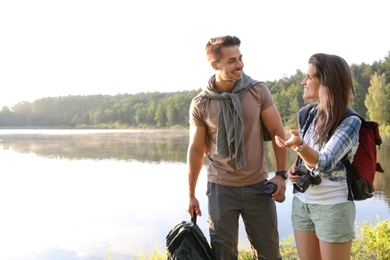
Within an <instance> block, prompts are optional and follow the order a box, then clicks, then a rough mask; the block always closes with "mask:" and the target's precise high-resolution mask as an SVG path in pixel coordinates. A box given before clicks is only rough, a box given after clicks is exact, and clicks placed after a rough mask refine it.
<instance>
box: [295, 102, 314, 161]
mask: <svg viewBox="0 0 390 260" xmlns="http://www.w3.org/2000/svg"><path fill="white" fill-rule="evenodd" d="M315 111H316V105H312V104H308V105H306V106H304V107H303V108H301V109H300V111H299V114H298V124H299V125H298V126H299V128H301V129H303V135H302V138H303V137H304V136H305V134H306V132H307V129H308V128H309V126H310V124H311V122H312V121H313V119H314V116H315ZM301 162H302V158H301V157H300V156H299V155H298V157H297V160H296V161H295V165H296V166H297V165H298V164H300V163H301Z"/></svg>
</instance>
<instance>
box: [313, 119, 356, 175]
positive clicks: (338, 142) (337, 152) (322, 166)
mask: <svg viewBox="0 0 390 260" xmlns="http://www.w3.org/2000/svg"><path fill="white" fill-rule="evenodd" d="M360 126H361V120H360V118H359V117H357V116H349V117H347V118H345V119H344V120H343V121H342V122H341V123H340V124H339V126H338V127H337V129H336V131H335V133H334V134H333V135H332V136H331V137H330V139H329V141H328V142H327V143H326V144H325V145H324V146H323V147H322V148H321V149H319V152H318V155H319V158H318V162H317V165H316V167H315V168H314V171H315V172H317V173H321V174H322V175H323V176H325V177H327V178H329V179H330V180H341V179H345V170H344V165H343V163H342V161H341V160H342V159H343V158H344V156H345V155H346V154H347V156H348V158H352V157H353V156H354V155H355V153H356V150H357V147H358V145H359V129H360Z"/></svg>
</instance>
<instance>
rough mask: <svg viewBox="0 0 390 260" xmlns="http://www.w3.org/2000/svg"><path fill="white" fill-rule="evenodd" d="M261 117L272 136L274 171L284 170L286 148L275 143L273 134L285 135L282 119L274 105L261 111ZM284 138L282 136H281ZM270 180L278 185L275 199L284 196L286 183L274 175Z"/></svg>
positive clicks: (274, 195)
mask: <svg viewBox="0 0 390 260" xmlns="http://www.w3.org/2000/svg"><path fill="white" fill-rule="evenodd" d="M261 119H262V121H263V123H264V126H265V127H266V128H267V130H268V132H269V133H270V134H271V138H272V148H273V150H274V154H275V160H276V171H284V170H286V163H287V149H286V148H281V147H279V146H278V145H277V144H276V141H275V136H276V135H277V136H285V133H284V128H283V124H282V120H281V118H280V115H279V112H278V110H277V108H276V106H275V105H272V106H270V107H269V108H267V109H265V110H264V111H262V112H261ZM283 139H284V137H283ZM271 180H272V182H274V183H275V184H277V185H278V190H277V191H276V192H275V193H274V194H273V198H274V199H275V200H279V199H281V198H282V197H284V193H285V191H286V183H285V181H284V179H283V178H282V177H281V176H275V177H274V178H272V179H271Z"/></svg>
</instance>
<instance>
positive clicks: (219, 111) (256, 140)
mask: <svg viewBox="0 0 390 260" xmlns="http://www.w3.org/2000/svg"><path fill="white" fill-rule="evenodd" d="M240 44H241V42H240V40H239V38H237V37H235V36H222V37H216V38H212V39H210V40H209V41H208V42H207V44H206V49H205V50H206V56H207V59H208V61H209V62H210V65H211V66H212V68H213V69H214V70H215V74H214V75H213V76H212V77H211V78H210V79H209V81H208V84H207V87H206V88H205V89H204V90H203V91H202V92H201V93H199V94H198V95H197V96H196V97H195V98H194V99H193V100H192V102H191V107H190V140H189V147H188V153H187V164H188V183H189V194H188V195H189V204H188V212H189V214H190V215H191V216H193V214H197V215H199V216H201V215H202V211H201V208H200V204H199V201H198V199H197V198H196V192H195V191H196V185H197V180H198V177H199V174H200V172H201V169H202V166H203V160H204V156H207V158H208V159H209V162H210V163H209V165H208V168H207V179H208V182H207V196H208V216H209V217H208V222H209V234H210V242H211V247H212V252H213V255H214V258H215V259H217V260H224V259H226V260H230V259H237V258H238V248H237V246H238V230H239V228H238V221H239V217H240V216H241V217H242V220H243V223H244V225H245V230H246V233H247V236H248V240H249V242H250V244H251V247H252V252H253V258H254V259H271V260H272V259H282V257H281V255H280V252H279V235H278V230H277V216H276V205H275V201H281V200H283V198H284V196H285V191H286V183H285V180H286V179H287V178H288V179H290V181H292V182H295V181H296V180H297V179H298V178H300V177H299V176H298V175H296V174H295V164H293V165H292V166H291V167H290V168H289V169H288V170H287V171H286V157H287V150H286V149H287V148H291V149H293V150H295V152H296V153H297V155H299V156H300V158H301V159H302V165H303V166H304V168H305V169H307V171H308V172H310V175H311V176H312V177H317V178H320V180H321V182H320V183H319V184H318V185H311V186H310V187H309V188H308V189H307V190H306V191H305V192H296V193H294V199H293V203H292V216H291V219H292V225H293V228H294V235H295V242H296V245H297V249H298V254H299V257H300V259H302V260H305V259H310V260H315V259H322V260H327V259H329V260H331V259H337V260H342V259H350V253H351V244H352V239H353V238H354V220H355V205H354V203H353V202H352V201H348V200H347V192H348V189H347V184H346V181H345V178H346V173H345V169H344V166H343V164H342V162H341V159H342V158H343V157H344V155H345V154H347V156H348V158H351V160H352V159H353V155H354V154H355V152H356V149H357V146H358V138H359V137H358V132H359V128H360V124H361V122H360V119H359V118H358V117H356V116H350V117H347V118H346V119H344V120H342V119H343V115H344V113H345V112H346V110H347V108H348V104H349V103H350V102H351V101H352V98H353V96H354V88H353V84H352V76H351V72H350V70H349V66H348V64H347V63H346V62H345V60H344V59H342V58H341V57H338V56H336V55H328V54H323V53H318V54H314V55H312V56H311V57H310V58H309V62H308V67H307V72H306V77H305V78H304V79H303V81H302V82H301V85H302V86H303V88H304V94H303V98H304V99H306V100H310V102H314V103H315V109H314V110H313V113H312V115H313V117H314V119H313V120H312V121H311V124H310V126H308V130H307V132H306V134H305V136H304V138H302V136H301V134H302V133H301V132H300V131H299V130H290V137H289V138H288V139H287V140H286V137H285V130H284V128H283V124H282V121H281V118H280V116H279V112H278V110H277V108H276V107H275V104H274V102H273V99H272V96H271V93H270V91H269V89H268V87H267V86H266V85H265V84H264V83H262V82H259V81H257V80H255V79H252V78H251V77H249V76H248V75H246V74H245V73H244V70H243V68H244V61H243V55H242V54H241V51H240ZM299 112H300V111H299ZM299 112H298V113H299ZM340 121H341V122H340ZM302 127H303V126H300V128H302ZM265 131H267V132H269V134H270V135H271V138H272V147H273V152H274V155H275V159H276V169H273V170H275V172H276V174H275V176H274V177H273V178H271V179H268V174H267V172H268V169H267V167H266V162H265V156H264V145H263V142H264V132H265ZM268 182H272V183H274V184H275V185H276V186H277V189H276V191H275V192H274V193H273V194H272V196H270V195H269V194H267V193H266V190H265V188H264V187H265V184H266V183H268ZM285 206H286V207H287V206H289V205H287V204H286V205H285Z"/></svg>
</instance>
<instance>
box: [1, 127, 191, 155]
mask: <svg viewBox="0 0 390 260" xmlns="http://www.w3.org/2000/svg"><path fill="white" fill-rule="evenodd" d="M86 131H88V130H86ZM0 141H1V142H0V144H2V146H3V149H12V150H13V151H15V152H19V153H34V154H36V155H38V156H42V157H49V158H61V159H70V160H82V159H92V160H104V159H115V160H137V161H141V162H162V161H174V162H185V161H186V153H187V146H188V130H168V131H163V130H151V131H142V132H136V133H128V132H120V133H117V132H113V133H91V134H22V135H21V134H7V135H1V134H0Z"/></svg>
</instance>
